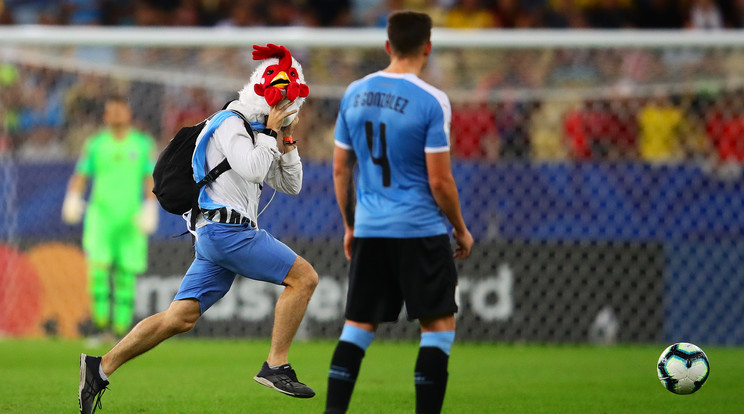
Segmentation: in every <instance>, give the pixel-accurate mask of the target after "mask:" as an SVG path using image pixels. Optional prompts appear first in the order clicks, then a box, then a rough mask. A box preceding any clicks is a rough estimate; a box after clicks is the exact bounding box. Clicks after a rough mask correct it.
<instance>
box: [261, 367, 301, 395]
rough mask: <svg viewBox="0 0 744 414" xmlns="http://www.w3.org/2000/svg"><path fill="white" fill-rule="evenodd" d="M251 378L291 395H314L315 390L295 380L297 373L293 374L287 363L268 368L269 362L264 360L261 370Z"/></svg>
mask: <svg viewBox="0 0 744 414" xmlns="http://www.w3.org/2000/svg"><path fill="white" fill-rule="evenodd" d="M253 379H254V380H256V382H258V383H259V384H263V385H265V386H267V387H269V388H273V389H275V390H277V391H279V392H282V393H284V394H287V395H290V396H292V397H296V398H312V397H314V396H315V391H313V390H312V389H311V388H310V387H308V386H307V385H305V384H303V383H301V382H300V381H297V374H295V372H294V370H293V369H292V366H291V365H289V364H284V365H282V366H281V367H279V368H276V369H271V368H269V364H268V363H266V362H264V363H263V366H262V367H261V371H258V374H256V376H255V377H253Z"/></svg>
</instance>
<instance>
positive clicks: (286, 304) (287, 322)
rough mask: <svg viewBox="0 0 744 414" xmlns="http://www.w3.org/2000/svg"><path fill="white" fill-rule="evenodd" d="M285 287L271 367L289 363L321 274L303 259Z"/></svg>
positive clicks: (278, 307)
mask: <svg viewBox="0 0 744 414" xmlns="http://www.w3.org/2000/svg"><path fill="white" fill-rule="evenodd" d="M284 284H285V285H286V287H285V288H284V291H283V292H282V294H281V295H280V296H279V299H278V300H277V301H276V306H275V308H274V328H273V330H272V332H271V348H270V349H269V357H268V358H267V359H266V362H267V363H268V364H269V365H271V366H277V365H282V364H286V363H288V362H289V346H290V345H291V344H292V339H294V336H295V333H297V328H298V327H299V326H300V322H302V318H303V317H304V316H305V310H306V309H307V304H308V302H310V298H311V297H312V295H313V292H314V291H315V287H316V286H317V285H318V274H317V273H316V272H315V269H313V267H312V265H310V263H308V262H307V260H305V259H303V258H302V257H300V256H297V259H296V260H295V262H294V265H292V268H291V269H289V273H288V274H287V277H286V278H285V279H284Z"/></svg>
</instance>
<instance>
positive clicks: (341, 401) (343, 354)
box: [325, 341, 364, 414]
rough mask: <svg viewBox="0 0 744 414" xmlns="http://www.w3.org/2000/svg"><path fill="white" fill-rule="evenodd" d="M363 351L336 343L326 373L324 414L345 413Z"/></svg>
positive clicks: (347, 343)
mask: <svg viewBox="0 0 744 414" xmlns="http://www.w3.org/2000/svg"><path fill="white" fill-rule="evenodd" d="M362 358H364V350H363V349H362V348H360V347H358V346H356V345H354V344H352V343H351V342H346V341H338V345H336V351H335V352H334V353H333V359H331V370H330V372H329V373H328V395H327V397H326V409H325V414H337V413H345V412H346V409H347V408H348V407H349V400H351V393H352V392H353V391H354V384H356V379H357V375H359V367H360V366H361V365H362Z"/></svg>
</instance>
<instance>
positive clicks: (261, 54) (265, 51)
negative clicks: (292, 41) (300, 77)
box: [253, 43, 292, 70]
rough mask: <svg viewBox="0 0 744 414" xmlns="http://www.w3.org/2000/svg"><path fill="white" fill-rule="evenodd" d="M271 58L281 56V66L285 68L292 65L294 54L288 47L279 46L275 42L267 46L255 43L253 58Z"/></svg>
mask: <svg viewBox="0 0 744 414" xmlns="http://www.w3.org/2000/svg"><path fill="white" fill-rule="evenodd" d="M269 58H279V66H280V67H281V68H283V69H285V70H286V69H289V67H290V66H292V54H291V53H289V49H287V48H286V47H284V46H277V45H275V44H273V43H269V44H267V45H266V46H259V45H253V60H264V59H269Z"/></svg>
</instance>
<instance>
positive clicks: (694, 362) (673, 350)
mask: <svg viewBox="0 0 744 414" xmlns="http://www.w3.org/2000/svg"><path fill="white" fill-rule="evenodd" d="M656 372H657V374H658V375H659V380H660V381H661V385H663V386H664V388H666V389H668V390H669V391H671V392H673V393H675V394H692V393H693V392H695V391H697V390H699V389H700V387H702V386H703V384H705V381H706V380H707V379H708V374H709V373H710V363H708V357H707V356H706V355H705V352H703V350H702V349H700V347H698V346H697V345H694V344H690V343H687V342H680V343H676V344H673V345H669V346H668V347H667V349H665V350H664V352H662V353H661V356H660V357H659V362H658V363H657V364H656Z"/></svg>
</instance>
